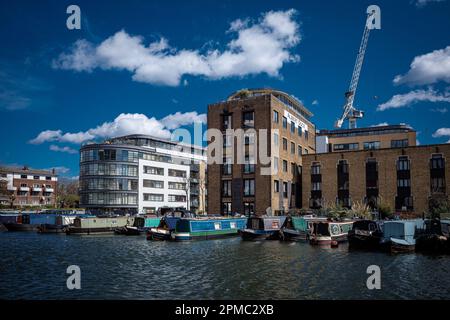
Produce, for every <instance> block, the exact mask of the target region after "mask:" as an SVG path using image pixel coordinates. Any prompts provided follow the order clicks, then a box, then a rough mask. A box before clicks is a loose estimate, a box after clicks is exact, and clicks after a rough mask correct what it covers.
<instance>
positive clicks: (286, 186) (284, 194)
mask: <svg viewBox="0 0 450 320" xmlns="http://www.w3.org/2000/svg"><path fill="white" fill-rule="evenodd" d="M283 197H284V198H287V197H288V184H287V182H283Z"/></svg>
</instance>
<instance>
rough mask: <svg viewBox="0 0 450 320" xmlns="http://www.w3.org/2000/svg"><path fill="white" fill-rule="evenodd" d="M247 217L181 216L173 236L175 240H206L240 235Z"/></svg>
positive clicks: (172, 233)
mask: <svg viewBox="0 0 450 320" xmlns="http://www.w3.org/2000/svg"><path fill="white" fill-rule="evenodd" d="M246 223H247V218H236V217H208V216H206V217H197V218H180V219H179V220H178V221H177V223H176V227H175V230H174V231H172V232H171V238H172V239H173V240H175V241H183V240H206V239H216V238H223V237H229V236H236V235H238V231H239V230H241V229H243V228H245V225H246Z"/></svg>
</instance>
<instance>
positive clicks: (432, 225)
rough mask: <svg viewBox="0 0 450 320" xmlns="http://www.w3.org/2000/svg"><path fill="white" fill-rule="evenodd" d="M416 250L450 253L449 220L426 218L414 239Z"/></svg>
mask: <svg viewBox="0 0 450 320" xmlns="http://www.w3.org/2000/svg"><path fill="white" fill-rule="evenodd" d="M416 250H417V251H422V252H429V253H450V220H439V219H432V220H426V221H425V228H424V230H423V231H422V232H420V234H419V235H418V237H417V239H416Z"/></svg>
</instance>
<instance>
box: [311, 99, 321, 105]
mask: <svg viewBox="0 0 450 320" xmlns="http://www.w3.org/2000/svg"><path fill="white" fill-rule="evenodd" d="M311 104H312V105H313V106H316V105H318V104H319V101H318V100H313V102H312V103H311Z"/></svg>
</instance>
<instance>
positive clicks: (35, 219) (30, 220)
mask: <svg viewBox="0 0 450 320" xmlns="http://www.w3.org/2000/svg"><path fill="white" fill-rule="evenodd" d="M55 219H56V215H55V214H34V213H30V214H22V215H19V216H18V218H17V221H16V222H12V223H6V224H5V227H6V228H7V229H8V231H38V227H39V226H40V225H41V224H55Z"/></svg>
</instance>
